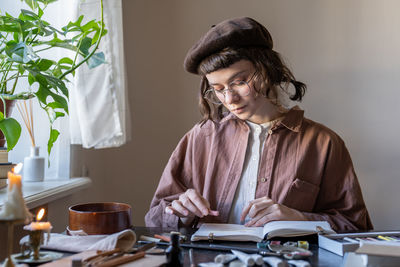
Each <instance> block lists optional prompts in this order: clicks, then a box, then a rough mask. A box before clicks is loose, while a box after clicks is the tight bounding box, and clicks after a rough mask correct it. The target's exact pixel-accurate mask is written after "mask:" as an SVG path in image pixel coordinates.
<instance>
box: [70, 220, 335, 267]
mask: <svg viewBox="0 0 400 267" xmlns="http://www.w3.org/2000/svg"><path fill="white" fill-rule="evenodd" d="M134 230H135V233H136V235H137V237H138V238H139V237H140V236H141V235H146V236H153V235H154V234H161V233H169V232H170V231H171V229H161V228H149V227H134ZM179 231H180V232H181V233H182V234H185V235H187V236H188V237H189V236H190V235H191V234H192V233H193V232H194V230H193V229H188V228H181V229H179ZM195 243H196V244H199V242H195ZM204 243H205V244H207V242H204ZM204 243H203V244H204ZM219 244H221V243H219ZM223 244H225V245H233V246H237V247H238V249H240V247H242V248H243V247H252V248H255V247H256V244H255V243H254V242H223ZM182 250H183V256H184V266H190V264H189V253H188V251H189V250H188V249H185V248H183V249H182ZM311 250H312V252H313V256H312V257H311V258H310V259H309V262H310V263H311V266H313V267H314V266H324V267H338V266H342V265H343V257H341V256H338V255H336V254H334V253H331V252H329V251H327V250H324V249H320V248H318V246H317V245H314V244H311ZM221 253H227V252H226V251H217V250H205V249H194V255H193V256H194V260H195V262H196V263H197V264H199V263H202V262H212V261H214V258H215V256H217V255H218V254H221ZM68 255H72V254H65V256H68ZM264 266H267V265H264Z"/></svg>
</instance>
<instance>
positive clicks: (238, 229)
mask: <svg viewBox="0 0 400 267" xmlns="http://www.w3.org/2000/svg"><path fill="white" fill-rule="evenodd" d="M321 230H322V232H323V233H326V234H334V233H335V231H333V230H332V228H331V226H330V225H329V223H328V222H326V221H273V222H269V223H267V224H265V225H264V227H246V226H244V225H240V224H223V223H222V224H221V223H204V224H202V225H201V226H200V228H199V230H197V231H196V232H195V233H194V234H193V235H192V238H191V240H192V241H199V240H211V239H213V240H225V241H254V242H260V241H262V240H263V239H264V236H265V237H266V239H270V238H273V237H277V236H279V237H293V236H304V235H310V234H315V233H318V232H321Z"/></svg>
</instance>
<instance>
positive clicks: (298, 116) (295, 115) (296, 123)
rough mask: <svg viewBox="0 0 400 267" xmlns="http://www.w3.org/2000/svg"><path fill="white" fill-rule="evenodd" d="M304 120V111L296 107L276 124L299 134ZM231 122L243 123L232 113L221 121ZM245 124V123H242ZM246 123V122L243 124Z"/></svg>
mask: <svg viewBox="0 0 400 267" xmlns="http://www.w3.org/2000/svg"><path fill="white" fill-rule="evenodd" d="M303 118H304V110H302V109H300V107H299V106H294V107H293V108H291V109H290V110H289V111H288V112H287V113H286V115H285V116H284V118H283V120H281V121H280V122H278V123H277V124H276V126H275V127H276V128H278V127H279V126H280V125H283V126H284V127H286V128H288V129H289V130H291V131H293V132H299V131H300V127H301V124H302V122H303ZM229 120H238V121H242V120H241V119H239V118H238V117H236V116H235V115H234V114H232V113H228V115H226V116H225V117H224V118H223V119H222V120H221V121H220V123H224V122H227V121H229ZM242 122H243V121H242ZM243 123H244V122H243ZM275 127H274V128H275Z"/></svg>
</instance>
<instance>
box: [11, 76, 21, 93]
mask: <svg viewBox="0 0 400 267" xmlns="http://www.w3.org/2000/svg"><path fill="white" fill-rule="evenodd" d="M18 78H19V73H17V77H16V78H15V81H14V85H13V88H12V90H11V94H14V91H15V87H16V86H17V82H18Z"/></svg>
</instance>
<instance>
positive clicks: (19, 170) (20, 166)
mask: <svg viewBox="0 0 400 267" xmlns="http://www.w3.org/2000/svg"><path fill="white" fill-rule="evenodd" d="M22 165H23V164H22V163H18V164H17V165H16V166H15V167H14V168H13V169H12V172H13V173H20V172H21V170H22Z"/></svg>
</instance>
